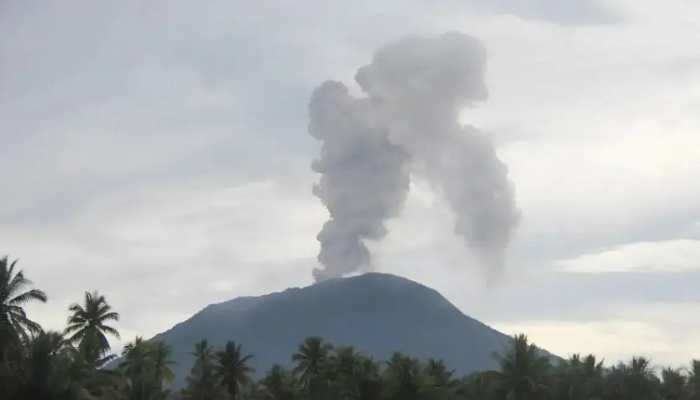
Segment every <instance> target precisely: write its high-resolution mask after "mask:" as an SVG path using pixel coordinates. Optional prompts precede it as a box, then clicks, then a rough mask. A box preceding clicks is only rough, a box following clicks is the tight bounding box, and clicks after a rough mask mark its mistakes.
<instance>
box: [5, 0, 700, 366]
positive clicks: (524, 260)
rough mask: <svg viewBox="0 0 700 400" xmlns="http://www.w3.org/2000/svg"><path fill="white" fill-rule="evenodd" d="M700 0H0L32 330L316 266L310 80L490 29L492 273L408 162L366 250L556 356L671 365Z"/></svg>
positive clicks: (691, 209)
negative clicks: (68, 314)
mask: <svg viewBox="0 0 700 400" xmlns="http://www.w3.org/2000/svg"><path fill="white" fill-rule="evenodd" d="M662 3H663V4H662ZM699 11H700V5H699V4H696V3H695V2H692V1H686V0H673V1H667V2H658V1H651V0H641V1H640V0H636V1H632V0H609V1H596V2H593V1H588V2H583V1H577V2H574V1H571V2H564V1H557V2H554V1H542V2H536V1H532V2H523V1H517V0H501V1H498V2H492V5H490V6H489V7H483V6H481V5H479V4H478V3H477V2H470V1H448V0H445V1H422V0H414V1H398V0H386V1H382V2H376V1H354V0H353V1H349V0H348V1H344V0H341V1H334V2H322V1H316V0H314V1H309V2H304V3H303V5H300V3H299V2H297V1H287V0H273V1H266V2H261V1H237V2H229V1H208V2H198V3H196V4H195V3H193V2H189V1H178V0H176V1H152V2H140V1H124V2H110V3H107V2H90V1H73V2H65V1H42V2H34V1H14V2H13V1H1V0H0V182H2V189H0V254H5V253H7V254H8V255H10V257H12V258H15V257H17V258H21V259H22V261H21V262H20V265H21V266H22V267H23V268H24V269H25V270H26V272H27V274H28V276H29V277H30V278H31V279H32V280H34V281H35V283H36V284H37V286H39V287H41V288H43V289H45V290H46V291H47V292H48V294H49V296H50V298H51V301H50V303H49V304H48V305H45V306H32V308H31V310H30V311H31V313H32V315H33V316H35V317H36V318H37V319H38V320H39V321H40V322H42V323H43V324H45V325H47V326H49V327H55V328H59V327H61V326H62V324H63V322H64V319H65V311H64V310H65V307H66V306H67V305H68V303H70V302H73V301H76V300H78V299H79V298H80V296H81V293H82V291H84V290H93V289H97V290H100V291H103V292H105V294H106V295H107V297H108V299H110V301H111V302H112V303H113V304H114V306H115V308H117V309H118V310H119V311H120V312H122V314H123V316H124V319H123V321H122V322H121V323H120V325H119V328H120V329H121V330H122V331H123V332H124V337H125V339H126V340H129V339H131V338H132V337H133V336H134V335H136V334H143V335H146V336H149V335H152V334H155V333H157V332H159V331H162V330H165V329H167V328H169V327H170V326H172V325H173V324H174V323H176V322H179V321H181V320H183V319H185V318H187V317H188V316H189V315H191V314H192V313H193V312H196V311H198V310H199V309H201V308H202V307H204V306H205V305H207V304H209V303H212V302H216V301H223V300H227V299H230V298H233V297H236V296H239V295H251V294H252V295H254V294H261V293H266V292H270V291H277V290H282V289H284V288H286V287H288V286H297V285H306V284H309V283H310V282H311V281H312V278H311V271H312V270H313V269H314V268H316V267H317V263H316V260H315V256H316V254H317V253H318V243H317V242H316V240H315V235H316V234H317V232H318V231H319V230H320V228H321V226H322V224H323V222H324V221H325V220H326V219H327V212H326V211H325V209H324V207H323V206H322V205H321V204H320V202H319V201H318V199H316V198H315V197H313V195H312V194H311V186H312V184H313V183H314V182H316V181H317V179H318V176H316V175H315V174H314V173H313V172H312V171H311V169H310V163H311V161H312V160H313V159H314V158H315V157H316V156H317V154H318V143H316V142H315V141H314V140H313V138H311V137H310V136H309V135H308V133H307V132H306V124H307V114H306V113H307V104H308V101H309V96H310V95H311V91H312V90H313V88H314V87H316V86H317V85H318V84H320V83H321V82H323V81H325V80H326V79H337V80H342V81H343V82H345V83H351V82H353V76H354V74H355V71H356V69H357V67H358V66H361V65H366V64H367V63H368V62H369V60H370V59H371V55H372V53H373V51H374V50H375V49H376V48H378V47H380V46H382V45H385V44H387V43H389V42H391V41H393V40H396V39H398V38H401V37H403V36H405V35H407V34H412V33H427V34H440V33H442V32H444V31H446V30H457V31H461V32H464V33H466V34H469V35H471V36H474V37H476V38H477V39H478V40H479V41H480V42H481V43H483V45H484V46H485V48H486V50H487V67H486V71H487V72H486V84H487V86H488V88H489V93H490V96H489V100H488V101H487V102H484V103H483V104H479V105H478V106H477V107H476V108H474V109H467V110H465V111H464V112H463V115H462V119H463V121H464V122H465V123H469V124H472V125H475V126H476V127H477V128H479V129H481V130H482V131H485V132H489V133H491V134H492V135H493V137H494V141H495V143H496V148H497V151H498V155H499V157H500V158H501V159H503V160H504V161H505V162H506V163H507V164H508V166H509V178H510V179H511V180H512V181H513V182H514V184H515V191H516V198H517V203H518V206H519V208H520V209H521V211H522V217H523V218H522V223H521V226H520V228H519V229H518V231H517V233H516V235H515V238H514V242H513V244H512V246H511V247H510V254H509V259H508V268H507V272H506V274H505V277H504V280H503V282H501V284H499V285H497V286H496V287H491V288H489V287H487V286H486V284H485V279H484V277H483V274H482V273H481V272H480V271H479V269H477V268H472V267H471V265H473V264H474V262H473V257H472V255H471V254H469V252H468V250H466V249H465V248H464V246H463V243H462V242H461V240H460V239H459V238H456V237H455V236H454V235H453V234H452V231H453V229H452V226H453V222H454V221H453V216H452V215H451V212H450V211H449V208H448V207H447V206H446V205H445V204H444V202H443V201H442V200H441V199H440V196H436V195H435V194H434V193H432V192H431V190H430V186H429V185H428V184H427V183H426V182H424V181H421V180H420V179H416V180H414V182H413V187H412V189H411V193H410V195H409V197H408V199H407V203H406V206H405V209H404V211H403V213H402V217H401V218H400V219H396V220H390V221H389V222H388V224H387V228H388V231H389V234H388V236H387V237H386V238H385V240H384V241H382V242H381V243H370V247H371V250H372V252H373V255H374V259H375V267H376V268H377V269H379V270H381V271H385V272H392V273H397V274H401V275H404V276H407V277H409V278H413V279H416V280H418V281H420V282H422V283H424V284H427V285H430V286H432V287H435V288H436V289H438V290H440V291H441V292H443V293H444V294H445V295H446V296H447V297H448V298H449V299H450V300H451V301H453V302H454V303H455V304H457V305H458V306H459V307H460V308H461V309H462V310H463V311H465V312H466V313H467V314H470V315H473V316H475V317H477V318H479V319H481V320H483V321H485V322H487V323H490V324H492V325H494V326H495V327H497V328H501V329H502V330H504V331H507V332H508V333H513V332H514V331H516V330H526V331H528V332H530V334H531V336H532V337H533V338H534V339H535V341H537V342H538V344H540V345H542V346H544V347H547V348H549V349H551V350H552V351H554V352H557V353H560V354H566V353H568V352H572V351H596V352H598V353H600V354H601V355H602V356H604V357H606V359H608V360H610V361H612V360H615V359H617V358H619V357H627V356H629V355H630V354H631V353H632V352H639V353H645V354H648V355H651V356H652V357H654V358H655V360H656V361H658V362H663V363H673V364H680V363H684V362H686V358H688V357H689V354H696V357H697V355H698V354H700V341H698V340H697V338H698V337H700V324H697V323H694V322H692V321H691V320H692V318H688V315H691V314H692V315H695V314H697V309H698V302H700V298H698V296H697V294H696V291H694V290H693V288H696V287H698V285H700V257H698V254H699V253H700V185H698V184H697V177H698V176H700V133H699V132H700V114H698V112H697V110H698V108H699V107H700V62H699V61H698V60H700V50H698V48H697V45H696V43H697V42H698V39H700V26H699V25H698V22H697V19H696V17H695V16H696V15H700V14H699V13H698V12H699ZM349 86H350V85H349ZM349 88H350V90H351V92H352V93H353V94H355V95H356V94H358V93H359V88H357V87H353V86H350V87H349ZM574 334H578V335H579V336H577V338H579V340H578V341H577V342H576V343H571V341H570V338H571V335H574ZM620 338H623V340H624V342H623V344H624V345H621V344H620V343H622V342H620ZM606 343H608V344H606Z"/></svg>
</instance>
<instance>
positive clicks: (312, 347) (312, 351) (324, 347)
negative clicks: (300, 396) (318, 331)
mask: <svg viewBox="0 0 700 400" xmlns="http://www.w3.org/2000/svg"><path fill="white" fill-rule="evenodd" d="M332 349H333V346H332V345H331V344H330V343H326V342H325V341H324V340H323V339H322V338H321V337H318V336H313V337H309V338H306V340H304V343H302V344H300V345H299V349H298V351H297V352H296V353H294V354H293V355H292V361H294V362H295V363H296V364H297V365H296V367H294V370H293V372H294V374H295V375H297V376H298V377H299V380H298V383H299V384H300V385H301V387H302V389H305V390H306V391H307V392H308V393H309V395H310V396H311V397H313V396H315V395H316V392H317V388H316V386H318V384H317V382H316V381H317V379H316V378H317V377H318V376H319V375H320V374H321V369H322V368H323V367H324V366H325V364H326V362H327V361H328V355H329V353H330V351H331V350H332Z"/></svg>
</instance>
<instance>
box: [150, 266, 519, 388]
mask: <svg viewBox="0 0 700 400" xmlns="http://www.w3.org/2000/svg"><path fill="white" fill-rule="evenodd" d="M315 335H318V336H322V337H324V338H325V339H327V340H328V341H330V342H331V343H333V344H334V345H342V344H349V345H353V346H355V347H356V348H357V349H358V350H360V351H362V352H363V353H365V354H368V355H372V356H374V357H375V358H377V359H382V360H385V359H388V358H389V357H390V356H391V353H392V352H394V351H402V352H404V353H406V354H408V355H411V356H414V357H419V358H422V359H427V358H429V357H435V358H442V359H444V360H445V363H446V364H447V365H448V366H449V367H450V368H454V369H456V370H457V372H458V373H467V372H470V371H473V370H483V369H488V368H493V367H495V362H494V360H493V358H492V357H491V353H492V352H493V351H497V350H501V349H502V348H503V346H504V345H505V344H506V343H507V341H508V337H507V336H505V335H504V334H502V333H500V332H498V331H496V330H494V329H491V328H489V327H488V326H486V325H484V324H482V323H481V322H479V321H476V320H474V319H472V318H470V317H468V316H466V315H464V314H463V313H462V312H460V311H459V310H458V309H457V308H456V307H455V306H453V305H452V304H451V303H450V302H448V301H447V300H446V299H445V298H444V297H442V296H441V295H440V294H439V293H438V292H436V291H435V290H433V289H430V288H427V287H425V286H423V285H420V284H418V283H416V282H413V281H410V280H408V279H404V278H400V277H397V276H393V275H386V274H374V273H372V274H365V275H361V276H356V277H351V278H343V279H334V280H329V281H326V282H323V283H320V284H316V285H313V286H310V287H306V288H301V289H298V288H295V289H288V290H285V291H284V292H280V293H273V294H269V295H265V296H261V297H241V298H237V299H234V300H230V301H227V302H223V303H219V304H213V305H210V306H207V307H206V308H204V309H203V310H202V311H200V312H198V313H197V314H195V315H194V316H193V317H192V318H190V319H188V320H187V321H185V322H182V323H180V324H177V325H175V326H174V327H173V328H172V329H170V330H168V331H166V332H164V333H161V334H159V335H157V336H156V337H155V339H159V340H164V341H165V342H167V343H169V344H170V345H171V346H172V348H173V355H174V358H175V360H176V361H177V362H178V365H177V366H176V367H175V368H174V370H175V373H176V376H177V379H176V381H175V384H174V386H175V387H181V386H182V385H183V384H184V381H185V377H186V376H187V375H188V373H189V370H190V368H191V366H192V356H190V355H188V354H187V353H188V352H190V351H191V350H192V348H193V346H194V343H195V342H197V341H199V340H201V339H204V338H207V339H209V341H210V343H212V344H214V345H216V346H219V345H221V344H223V343H225V342H226V341H227V340H235V341H236V342H239V343H242V344H243V349H244V352H245V353H246V354H251V353H252V354H254V358H253V363H252V364H253V366H254V367H255V368H256V369H257V375H260V374H262V373H264V372H265V371H266V370H267V369H269V368H270V367H271V366H272V365H273V364H274V363H279V364H282V365H284V366H289V365H290V363H291V361H290V356H291V354H292V353H293V352H294V351H295V350H296V348H297V346H298V345H299V343H301V342H302V341H303V340H304V339H305V338H306V337H308V336H315Z"/></svg>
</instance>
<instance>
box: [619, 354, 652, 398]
mask: <svg viewBox="0 0 700 400" xmlns="http://www.w3.org/2000/svg"><path fill="white" fill-rule="evenodd" d="M658 383H659V382H658V378H656V375H655V374H654V369H653V368H652V367H651V360H650V359H648V358H645V357H632V360H630V362H629V365H628V367H627V379H626V382H625V388H626V392H627V395H628V396H629V397H628V398H629V399H630V400H643V399H650V398H652V397H653V393H654V391H655V389H656V388H657V386H658Z"/></svg>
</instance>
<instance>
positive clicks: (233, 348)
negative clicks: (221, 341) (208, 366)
mask: <svg viewBox="0 0 700 400" xmlns="http://www.w3.org/2000/svg"><path fill="white" fill-rule="evenodd" d="M251 358H253V356H252V355H247V356H244V355H243V351H242V350H241V345H240V344H239V345H236V342H233V341H228V342H227V343H226V346H224V349H223V350H221V351H218V352H216V362H217V363H216V365H215V366H214V371H215V374H216V376H217V377H218V378H219V382H220V385H221V386H223V387H224V388H225V390H226V392H228V394H229V396H230V397H231V399H232V400H238V399H239V398H240V395H241V387H242V386H243V385H245V384H247V383H249V382H250V373H252V372H254V371H255V370H254V369H253V368H251V367H250V366H249V365H248V361H250V359H251Z"/></svg>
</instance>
